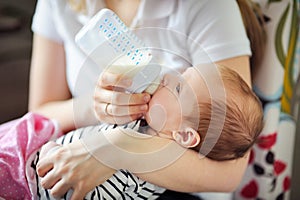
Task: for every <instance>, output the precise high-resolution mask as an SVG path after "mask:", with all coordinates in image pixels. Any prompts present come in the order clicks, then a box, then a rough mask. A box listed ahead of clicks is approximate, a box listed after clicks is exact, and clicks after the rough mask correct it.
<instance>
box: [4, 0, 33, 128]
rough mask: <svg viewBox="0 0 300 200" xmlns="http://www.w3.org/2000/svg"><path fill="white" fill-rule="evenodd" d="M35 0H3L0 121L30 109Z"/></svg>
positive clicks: (12, 117) (20, 114) (17, 115)
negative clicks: (29, 91)
mask: <svg viewBox="0 0 300 200" xmlns="http://www.w3.org/2000/svg"><path fill="white" fill-rule="evenodd" d="M34 7H35V0H22V1H21V0H0V123H3V122H5V121H8V120H11V119H14V118H16V117H19V116H22V115H23V114H24V113H26V111H27V102H28V95H27V94H28V80H29V79H28V76H29V66H30V57H31V43H32V32H31V29H30V24H31V18H32V14H33V12H34Z"/></svg>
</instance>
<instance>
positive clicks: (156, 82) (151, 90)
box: [144, 76, 161, 95]
mask: <svg viewBox="0 0 300 200" xmlns="http://www.w3.org/2000/svg"><path fill="white" fill-rule="evenodd" d="M160 82H161V78H160V76H158V77H157V78H156V79H155V80H154V81H153V82H152V83H150V84H149V86H148V87H147V88H146V89H145V90H144V92H147V93H149V94H151V95H152V94H154V92H155V91H156V90H157V89H158V86H159V85H160Z"/></svg>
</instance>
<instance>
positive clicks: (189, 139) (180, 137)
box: [172, 128, 200, 148]
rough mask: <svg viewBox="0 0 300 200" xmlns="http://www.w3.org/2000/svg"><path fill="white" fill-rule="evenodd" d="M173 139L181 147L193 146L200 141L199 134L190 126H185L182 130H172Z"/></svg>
mask: <svg viewBox="0 0 300 200" xmlns="http://www.w3.org/2000/svg"><path fill="white" fill-rule="evenodd" d="M172 137H173V139H174V140H175V141H176V142H177V143H178V144H180V145H181V146H183V147H186V148H193V147H195V146H197V145H198V144H199V142H200V135H199V134H198V133H197V131H195V130H194V129H192V128H186V129H185V130H184V131H173V132H172Z"/></svg>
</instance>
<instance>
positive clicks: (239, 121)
mask: <svg viewBox="0 0 300 200" xmlns="http://www.w3.org/2000/svg"><path fill="white" fill-rule="evenodd" d="M218 70H219V72H220V77H221V79H222V81H223V85H222V84H221V85H219V84H216V85H214V86H213V88H214V90H216V91H218V92H219V91H223V92H224V94H225V95H224V96H223V97H224V98H225V99H224V98H216V99H215V98H212V95H211V94H212V93H213V91H210V90H209V87H208V86H207V84H206V82H207V79H206V77H205V78H204V75H205V74H204V75H203V76H201V74H200V73H199V72H200V71H201V70H198V68H197V67H191V68H188V69H187V70H186V71H185V72H184V73H183V74H182V78H181V77H178V76H174V75H172V74H168V75H165V76H164V79H163V82H162V84H161V85H160V86H159V88H158V89H157V91H156V92H155V93H154V94H153V96H152V99H151V101H150V103H149V111H148V112H147V113H146V115H145V119H144V120H138V121H136V122H132V123H130V124H128V125H125V126H121V128H123V129H124V130H126V129H134V130H137V131H142V132H145V133H148V134H152V135H158V136H160V137H165V138H170V139H174V140H175V141H176V142H177V143H179V144H180V145H182V146H184V147H186V148H193V149H195V150H196V151H198V152H200V153H201V154H203V155H206V156H207V157H209V158H211V159H214V160H230V159H235V158H239V157H243V156H244V154H245V153H246V152H247V151H248V150H249V149H250V148H251V147H252V145H253V144H254V142H255V140H256V138H257V137H258V135H259V133H260V132H261V129H262V126H263V122H262V121H263V113H262V108H261V104H260V102H259V100H258V98H257V97H256V96H255V94H254V93H253V92H252V91H251V89H250V88H249V86H248V85H247V84H246V83H245V82H244V81H243V80H242V79H241V77H240V76H239V75H238V74H237V73H235V72H234V71H232V70H230V69H228V68H226V67H223V66H218ZM214 75H215V74H214ZM212 77H213V76H212ZM215 79H216V78H214V80H215ZM216 80H217V79H216ZM216 82H217V81H216ZM217 87H218V88H221V89H222V90H218V89H217ZM227 88H234V90H227ZM223 89H224V90H223ZM228 91H234V92H232V93H229V92H228ZM221 93H222V92H221ZM219 96H221V97H222V95H219ZM35 120H36V121H37V122H38V121H40V120H41V121H42V123H41V122H39V123H35V124H34V126H35V127H36V130H37V132H44V136H45V135H47V134H48V135H49V136H51V133H53V134H54V133H55V128H53V127H52V126H51V129H49V128H47V129H46V125H47V121H46V120H45V119H44V118H41V119H40V118H39V117H35ZM31 121H34V120H32V119H31ZM144 121H146V122H147V124H148V125H147V126H141V124H142V122H144ZM216 122H220V123H219V124H218V123H216ZM211 124H212V125H211ZM220 125H221V128H220V127H219V126H220ZM48 126H49V125H48ZM115 127H116V126H114V125H108V124H102V125H99V126H94V127H86V128H81V129H78V130H76V131H72V132H70V133H69V134H67V135H65V136H63V137H61V138H59V139H58V140H57V143H60V144H68V143H70V142H72V141H74V140H76V139H80V138H87V137H89V135H90V132H91V131H95V130H96V131H97V132H98V133H99V134H102V133H103V132H104V131H109V130H111V129H114V128H115ZM44 129H45V130H44ZM45 132H46V133H45ZM55 134H56V133H55ZM36 135H38V134H36ZM31 138H34V137H27V139H28V142H27V144H30V142H32V141H29V140H30V139H31ZM0 139H1V138H0ZM34 139H35V140H36V138H34ZM45 141H46V139H45ZM1 144H2V141H1ZM15 148H16V147H15ZM31 152H32V153H27V154H26V155H27V156H26V157H25V158H22V159H23V160H25V163H26V164H25V165H24V168H23V169H20V170H23V171H24V173H25V174H27V182H28V184H25V185H24V183H18V180H17V179H15V180H16V181H15V182H16V183H14V185H18V188H20V187H21V185H23V186H24V187H23V189H22V190H20V189H19V192H20V191H23V192H22V193H27V195H24V194H23V195H22V194H17V195H18V196H17V197H22V198H23V197H24V198H23V199H28V196H30V195H31V196H33V197H32V198H41V199H43V198H48V199H51V198H53V197H51V195H50V194H49V191H48V190H46V189H44V188H42V187H41V184H40V178H38V176H37V174H36V173H34V172H35V169H36V164H37V162H38V155H39V153H36V154H35V151H31ZM29 154H31V155H29ZM22 159H20V160H22ZM5 166H13V163H11V164H9V163H6V165H5ZM0 167H1V166H0ZM8 169H9V167H6V168H5V170H8ZM3 170H4V169H3ZM0 172H1V170H0ZM1 173H3V172H1ZM28 175H30V176H28ZM0 179H2V178H1V177H0ZM20 180H22V179H20ZM1 182H2V180H1V181H0V184H1ZM3 183H4V182H3ZM4 186H5V187H6V188H7V185H4ZM24 188H25V189H24ZM132 188H135V189H134V190H133V189H132ZM164 190H165V189H164V188H160V187H158V186H155V185H153V184H151V183H148V182H146V181H143V180H141V179H139V178H138V177H137V176H135V175H133V174H131V173H130V172H129V171H127V170H118V171H117V172H116V173H115V174H114V176H113V177H111V178H110V179H108V180H107V181H106V182H104V183H103V184H101V185H99V186H97V187H96V188H95V189H94V190H93V191H91V192H89V193H88V194H87V195H86V198H85V199H94V198H96V197H97V196H98V198H99V199H101V198H104V199H111V198H112V197H114V198H116V199H118V197H124V196H126V197H128V198H133V199H139V198H140V199H155V198H157V197H158V196H159V195H160V194H161V193H162V192H164ZM4 192H6V191H4V189H3V191H2V192H1V190H0V197H3V198H10V197H13V196H9V194H8V193H5V194H4ZM70 195H71V191H69V192H68V193H67V194H66V195H65V196H64V197H62V199H68V198H69V197H70ZM25 197H27V198H25ZM53 199H54V198H53Z"/></svg>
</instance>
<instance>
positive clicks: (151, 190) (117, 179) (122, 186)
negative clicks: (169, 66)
mask: <svg viewBox="0 0 300 200" xmlns="http://www.w3.org/2000/svg"><path fill="white" fill-rule="evenodd" d="M141 124H143V120H138V121H135V122H132V123H130V124H127V125H124V126H122V127H123V128H125V129H126V128H130V129H133V130H136V131H139V130H140V128H141ZM116 127H117V126H116V125H108V124H101V125H99V126H90V127H85V128H80V129H77V130H75V131H72V132H70V133H68V134H66V135H64V136H62V137H60V138H59V139H57V141H56V142H57V143H59V144H69V143H71V142H72V141H74V140H78V139H80V138H83V137H88V135H89V133H90V132H91V131H95V129H97V131H98V132H99V134H101V131H107V130H110V129H114V128H116ZM38 155H39V153H37V156H36V159H35V160H34V161H33V162H32V165H31V167H33V168H34V169H35V168H36V164H37V162H38V160H39V156H38ZM36 180H37V188H35V190H36V191H37V199H43V200H44V199H50V200H51V199H55V198H53V197H51V195H50V190H45V189H44V188H42V187H41V185H40V179H39V178H38V176H37V174H36ZM164 191H165V189H164V188H161V187H158V186H156V185H153V184H151V183H149V182H146V181H143V180H141V179H140V178H138V177H137V176H135V175H133V174H132V173H130V172H129V171H127V170H119V171H117V172H116V173H115V174H114V175H113V176H112V177H111V178H109V179H108V180H107V181H105V182H104V183H103V184H101V185H99V186H97V187H96V188H94V190H92V191H90V192H89V193H88V194H87V195H86V196H85V199H95V200H96V199H101V200H102V199H107V200H108V199H116V200H119V199H125V200H127V199H156V198H158V197H159V195H160V194H162V193H163V192H164ZM71 194H72V191H71V190H70V191H68V192H67V193H66V194H65V195H64V196H63V197H62V198H61V199H69V198H70V196H71Z"/></svg>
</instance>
